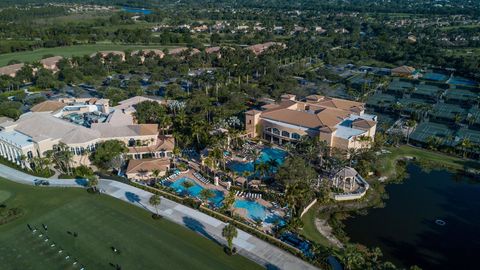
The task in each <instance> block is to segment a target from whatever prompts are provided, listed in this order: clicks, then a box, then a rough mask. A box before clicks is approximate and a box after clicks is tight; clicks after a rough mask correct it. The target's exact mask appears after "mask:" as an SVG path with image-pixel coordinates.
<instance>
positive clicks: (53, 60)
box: [40, 56, 63, 73]
mask: <svg viewBox="0 0 480 270" xmlns="http://www.w3.org/2000/svg"><path fill="white" fill-rule="evenodd" d="M62 59H63V57H61V56H53V57H48V58H45V59H42V60H40V64H42V66H43V68H45V69H48V70H50V71H52V72H53V73H55V72H58V71H59V69H58V66H57V65H58V62H59V61H60V60H62Z"/></svg>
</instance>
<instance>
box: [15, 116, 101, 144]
mask: <svg viewBox="0 0 480 270" xmlns="http://www.w3.org/2000/svg"><path fill="white" fill-rule="evenodd" d="M14 124H15V127H14V129H15V131H17V132H20V133H23V134H25V135H27V136H29V137H31V138H32V139H33V140H34V141H41V140H44V139H52V140H56V139H59V140H60V141H61V142H64V143H69V144H75V143H85V142H89V141H93V140H95V139H97V138H99V137H100V135H101V134H100V132H98V131H95V130H92V129H89V128H86V127H84V126H79V125H75V124H73V123H70V122H67V121H64V120H62V119H58V118H56V117H55V116H53V115H52V114H50V113H44V112H38V113H26V114H23V115H22V116H21V117H20V119H18V120H17V121H16V122H15V123H14Z"/></svg>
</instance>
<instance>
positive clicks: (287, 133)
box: [282, 131, 290, 138]
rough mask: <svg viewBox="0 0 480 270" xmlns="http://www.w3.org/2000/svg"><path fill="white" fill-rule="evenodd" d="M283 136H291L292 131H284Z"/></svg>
mask: <svg viewBox="0 0 480 270" xmlns="http://www.w3.org/2000/svg"><path fill="white" fill-rule="evenodd" d="M282 136H283V137H287V138H290V133H289V132H288V131H282Z"/></svg>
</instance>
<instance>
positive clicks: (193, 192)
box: [167, 177, 224, 206]
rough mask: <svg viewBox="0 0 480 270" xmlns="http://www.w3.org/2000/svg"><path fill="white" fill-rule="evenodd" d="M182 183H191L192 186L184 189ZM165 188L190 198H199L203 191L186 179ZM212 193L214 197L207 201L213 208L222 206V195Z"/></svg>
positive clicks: (219, 192) (217, 191)
mask: <svg viewBox="0 0 480 270" xmlns="http://www.w3.org/2000/svg"><path fill="white" fill-rule="evenodd" d="M184 182H191V183H192V184H193V186H191V187H189V188H188V189H186V188H185V187H184V186H183V185H182V183H184ZM167 186H169V187H171V188H172V189H174V190H175V191H176V192H177V193H179V194H188V195H190V196H192V197H197V198H199V197H200V192H201V191H202V190H203V189H204V187H202V186H200V185H199V184H197V183H196V182H195V181H194V180H192V179H190V178H187V177H183V178H180V179H178V180H177V181H175V182H173V183H170V184H167ZM213 192H214V193H215V197H213V198H211V199H210V200H209V201H210V202H211V203H213V204H214V205H215V206H220V205H221V204H222V201H223V198H224V195H223V193H222V192H221V191H219V190H213Z"/></svg>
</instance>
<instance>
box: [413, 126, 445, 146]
mask: <svg viewBox="0 0 480 270" xmlns="http://www.w3.org/2000/svg"><path fill="white" fill-rule="evenodd" d="M432 136H435V137H438V138H440V139H441V140H442V143H443V144H452V143H453V140H454V131H452V130H451V129H450V128H449V127H448V126H447V125H444V124H438V123H431V122H423V123H420V124H419V125H417V128H415V130H414V131H413V132H412V134H411V135H410V140H413V141H417V142H421V143H426V142H427V141H428V138H429V137H432Z"/></svg>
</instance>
